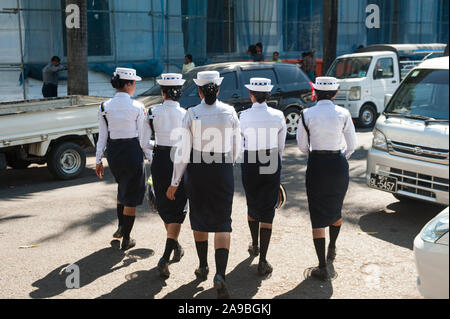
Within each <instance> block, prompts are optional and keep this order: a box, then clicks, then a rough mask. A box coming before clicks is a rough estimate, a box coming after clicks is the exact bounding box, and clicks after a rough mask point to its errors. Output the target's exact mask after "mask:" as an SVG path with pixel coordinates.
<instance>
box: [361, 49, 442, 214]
mask: <svg viewBox="0 0 450 319" xmlns="http://www.w3.org/2000/svg"><path fill="white" fill-rule="evenodd" d="M448 69H449V58H448V57H442V58H435V59H430V60H427V61H425V62H423V63H422V64H420V65H419V66H418V67H416V68H414V69H413V70H411V72H410V73H409V74H408V76H407V77H406V79H405V80H404V81H403V82H402V84H401V85H400V87H399V88H398V89H397V91H396V92H395V94H394V95H393V96H392V98H390V100H389V98H388V97H389V96H387V99H386V100H389V101H388V102H387V107H386V109H385V111H384V112H383V113H382V115H381V116H380V117H379V119H378V121H377V123H376V126H375V129H374V132H373V134H374V138H373V144H372V148H371V149H370V151H369V156H368V159H367V173H366V181H367V185H368V186H369V187H372V188H375V189H380V190H383V191H386V192H390V193H392V194H393V195H394V196H395V197H396V198H398V199H400V200H404V199H409V198H414V199H419V200H425V201H429V202H434V203H438V204H443V205H447V206H448V204H449V170H448V165H449V140H448V138H449V125H448V120H449V87H448V81H449V73H448V72H449V70H448Z"/></svg>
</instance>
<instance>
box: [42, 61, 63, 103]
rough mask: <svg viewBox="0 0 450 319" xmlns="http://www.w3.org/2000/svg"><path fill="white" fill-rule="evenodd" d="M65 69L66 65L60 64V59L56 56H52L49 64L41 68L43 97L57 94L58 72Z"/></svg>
mask: <svg viewBox="0 0 450 319" xmlns="http://www.w3.org/2000/svg"><path fill="white" fill-rule="evenodd" d="M64 70H67V67H66V66H62V65H61V59H60V58H59V57H57V56H54V57H52V59H51V61H50V63H49V64H47V65H46V66H45V67H44V68H43V69H42V80H43V81H44V85H43V86H42V95H43V96H44V98H47V97H57V96H58V72H60V71H64Z"/></svg>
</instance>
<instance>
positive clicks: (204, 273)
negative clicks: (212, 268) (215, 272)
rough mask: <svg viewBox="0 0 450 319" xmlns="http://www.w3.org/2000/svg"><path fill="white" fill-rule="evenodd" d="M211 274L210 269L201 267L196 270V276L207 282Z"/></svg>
mask: <svg viewBox="0 0 450 319" xmlns="http://www.w3.org/2000/svg"><path fill="white" fill-rule="evenodd" d="M208 274H209V267H208V266H206V267H199V268H197V269H196V270H195V276H197V278H198V279H200V280H202V281H205V280H206V279H208Z"/></svg>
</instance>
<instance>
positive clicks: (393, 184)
mask: <svg viewBox="0 0 450 319" xmlns="http://www.w3.org/2000/svg"><path fill="white" fill-rule="evenodd" d="M370 187H373V188H377V189H380V190H383V191H386V192H390V193H396V192H397V178H395V177H388V176H381V175H377V174H371V175H370Z"/></svg>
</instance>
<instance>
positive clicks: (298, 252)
mask: <svg viewBox="0 0 450 319" xmlns="http://www.w3.org/2000/svg"><path fill="white" fill-rule="evenodd" d="M371 137H372V134H371V133H358V138H359V141H360V144H361V146H360V148H359V149H358V150H357V152H356V153H355V154H354V156H353V157H352V160H351V162H350V170H351V184H350V188H349V192H348V196H347V199H346V201H345V205H344V211H343V216H344V226H343V228H342V230H341V235H340V238H339V239H338V249H339V251H338V257H337V259H336V261H335V263H334V265H333V266H332V267H333V268H334V270H335V272H336V273H337V278H336V279H334V280H333V281H331V282H328V283H322V282H318V281H316V280H314V279H310V278H309V279H305V278H304V275H303V273H304V271H305V269H307V268H308V267H311V266H315V265H316V264H317V259H316V256H315V251H314V247H313V243H312V238H311V237H312V236H311V229H310V227H311V226H310V221H309V216H308V211H307V202H306V194H305V186H304V184H305V168H306V167H305V164H306V162H305V157H304V156H302V155H301V154H300V152H299V151H298V150H297V148H296V145H295V143H294V142H290V143H288V145H287V149H286V156H285V161H284V168H283V177H282V181H283V182H284V183H285V185H286V189H287V192H288V202H287V204H286V205H285V207H283V209H282V210H280V211H278V213H277V216H276V219H275V224H274V233H273V239H272V242H271V246H270V249H269V253H268V259H269V261H270V262H271V263H272V264H273V265H274V267H275V270H274V273H273V274H272V276H271V277H270V278H261V277H258V276H257V275H256V267H257V260H252V259H250V258H249V257H248V253H247V245H248V242H249V241H250V234H249V231H248V227H247V222H246V206H245V197H244V194H243V189H242V184H241V182H240V170H239V169H238V168H236V170H235V178H236V194H235V200H234V205H233V216H232V217H233V233H232V246H231V254H230V260H229V264H228V274H227V281H228V284H229V286H230V290H231V294H232V297H234V298H420V294H419V292H418V291H417V289H416V269H415V265H414V256H413V250H412V247H413V239H414V237H415V236H416V235H417V233H418V232H419V231H420V229H421V228H422V227H423V225H424V224H425V223H426V222H427V221H428V220H430V219H431V218H432V217H433V216H435V215H436V214H437V213H438V212H439V211H440V210H441V209H442V208H440V207H435V206H431V205H428V204H424V203H415V204H402V203H400V202H398V201H397V200H395V199H394V197H392V196H391V195H390V194H387V193H383V192H379V191H376V190H371V189H369V188H367V187H366V185H365V168H366V161H365V160H366V157H367V151H368V149H369V147H370V144H371ZM94 164H95V159H94V157H93V156H90V157H89V158H88V165H87V169H86V170H85V172H84V174H83V175H82V177H81V178H79V179H77V180H74V181H68V182H61V181H56V180H54V179H52V177H51V176H50V174H49V173H48V171H47V169H46V167H45V166H37V165H34V166H32V167H31V168H29V169H27V170H21V171H14V170H7V171H3V172H0V240H1V242H2V245H1V246H0V258H1V260H2V266H1V267H0V279H1V280H0V298H193V297H194V298H215V292H214V290H213V289H212V278H213V276H212V275H210V276H209V279H208V281H206V282H201V283H200V282H198V281H196V280H195V276H194V274H193V271H194V268H195V267H196V265H197V256H196V252H195V245H194V242H193V238H192V234H191V231H190V227H189V222H188V219H187V222H186V223H185V224H184V226H183V228H182V233H181V237H180V242H181V243H182V245H183V246H184V248H185V251H186V255H185V257H184V258H183V259H182V261H181V262H180V263H177V264H172V265H171V267H170V270H171V272H172V276H171V278H170V279H168V280H166V281H163V280H161V279H159V277H158V275H157V271H156V268H155V267H156V264H157V262H158V260H159V258H160V256H161V255H162V253H163V249H164V247H163V246H164V243H165V234H164V231H163V230H164V227H163V224H162V222H161V221H160V218H159V216H158V215H157V214H155V213H152V212H150V209H149V206H148V204H145V205H143V206H141V207H140V208H139V209H138V218H137V220H136V223H135V228H134V230H133V236H134V238H136V240H137V246H136V248H135V249H133V250H131V251H129V252H127V253H125V254H124V253H122V252H121V251H120V250H118V249H117V247H116V246H115V245H111V244H110V241H111V239H112V238H111V235H112V233H113V232H114V231H115V228H116V212H115V206H116V205H115V198H114V197H115V191H116V184H114V183H113V180H112V176H111V174H110V172H109V171H108V170H107V172H106V178H105V179H104V180H103V181H99V180H98V179H97V178H96V176H95V172H94V167H95V165H94ZM210 239H212V237H210ZM211 243H212V240H211ZM23 245H39V246H38V247H34V248H25V249H19V247H20V246H23ZM209 262H210V266H211V268H212V269H211V272H212V273H214V253H213V249H212V247H211V246H210V250H209ZM74 263H75V264H76V265H78V266H79V267H80V274H81V277H80V289H67V288H66V285H65V281H66V278H67V276H68V273H66V272H65V267H67V265H71V264H74Z"/></svg>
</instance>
